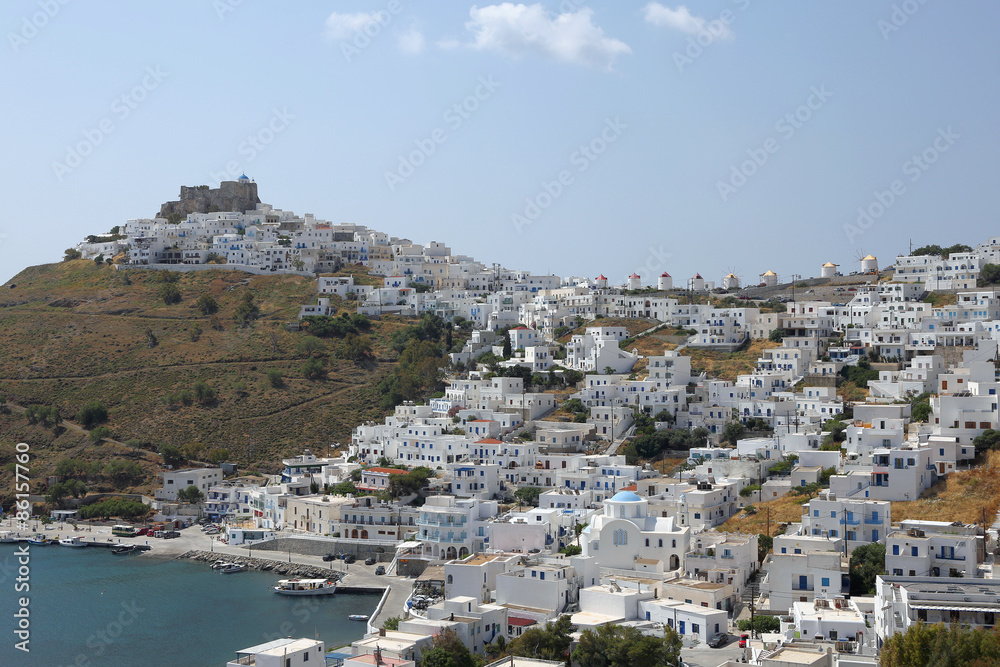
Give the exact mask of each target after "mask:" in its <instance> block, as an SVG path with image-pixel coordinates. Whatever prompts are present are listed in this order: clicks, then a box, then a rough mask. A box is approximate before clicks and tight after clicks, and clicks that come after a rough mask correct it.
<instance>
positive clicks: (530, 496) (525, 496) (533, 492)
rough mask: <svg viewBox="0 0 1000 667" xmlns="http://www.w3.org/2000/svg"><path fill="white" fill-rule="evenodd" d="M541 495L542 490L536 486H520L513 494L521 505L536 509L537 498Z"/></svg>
mask: <svg viewBox="0 0 1000 667" xmlns="http://www.w3.org/2000/svg"><path fill="white" fill-rule="evenodd" d="M541 493H542V490H541V489H540V488H538V487H537V486H522V487H521V488H519V489H518V490H517V491H515V492H514V497H515V498H517V499H518V500H519V501H520V502H521V504H523V505H532V506H533V507H538V496H540V495H541Z"/></svg>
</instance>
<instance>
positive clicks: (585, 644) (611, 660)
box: [572, 623, 681, 667]
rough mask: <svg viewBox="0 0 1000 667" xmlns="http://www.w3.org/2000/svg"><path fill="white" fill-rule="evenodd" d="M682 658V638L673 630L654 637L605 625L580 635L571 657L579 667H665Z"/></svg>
mask: <svg viewBox="0 0 1000 667" xmlns="http://www.w3.org/2000/svg"><path fill="white" fill-rule="evenodd" d="M680 655H681V638H680V635H678V634H677V633H676V632H674V630H673V629H672V628H665V629H664V634H663V637H653V636H649V635H644V634H643V633H642V631H641V630H639V629H638V628H634V627H628V626H623V625H615V624H612V623H605V624H604V625H601V626H598V627H597V628H595V629H593V630H590V629H587V630H584V631H583V633H581V635H580V642H579V644H577V647H576V649H575V650H574V651H573V656H572V658H573V662H574V663H575V664H578V665H580V667H666V666H667V665H674V664H676V663H677V661H678V660H679V659H680Z"/></svg>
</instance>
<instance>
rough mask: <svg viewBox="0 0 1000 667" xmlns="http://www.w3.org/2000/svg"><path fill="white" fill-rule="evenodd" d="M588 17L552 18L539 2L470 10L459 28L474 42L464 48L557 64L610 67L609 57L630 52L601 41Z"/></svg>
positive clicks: (620, 44) (601, 33) (613, 41)
mask: <svg viewBox="0 0 1000 667" xmlns="http://www.w3.org/2000/svg"><path fill="white" fill-rule="evenodd" d="M593 15H594V12H593V10H591V9H589V8H584V9H581V10H579V11H576V12H566V13H562V14H558V15H553V14H550V13H549V12H547V11H546V10H545V8H544V7H542V5H540V4H534V5H524V4H516V5H515V4H514V3H511V2H504V3H501V4H499V5H490V6H487V7H482V8H479V7H476V6H473V7H472V9H471V10H469V16H470V17H471V19H472V20H470V21H468V22H467V23H466V24H465V28H466V30H468V31H469V32H471V33H472V34H473V38H474V41H473V42H472V43H470V44H468V45H467V46H470V47H471V48H474V49H477V50H480V51H498V52H500V53H503V54H506V55H508V56H512V57H520V56H523V55H525V54H527V53H535V54H540V55H544V56H547V57H550V58H554V59H555V60H558V61H560V62H565V63H573V64H584V65H593V66H596V67H602V68H604V69H611V66H612V65H613V64H614V61H615V58H617V57H618V56H620V55H622V54H627V53H632V49H630V48H629V46H628V44H626V43H625V42H622V41H621V40H618V39H615V38H613V37H607V36H606V35H605V34H604V30H602V29H601V28H600V27H598V26H596V25H594V23H593V21H592V20H591V19H592V18H593Z"/></svg>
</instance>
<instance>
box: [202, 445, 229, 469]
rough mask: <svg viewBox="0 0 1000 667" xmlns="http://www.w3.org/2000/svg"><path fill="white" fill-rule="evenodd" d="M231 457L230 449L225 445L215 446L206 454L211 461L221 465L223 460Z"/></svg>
mask: <svg viewBox="0 0 1000 667" xmlns="http://www.w3.org/2000/svg"><path fill="white" fill-rule="evenodd" d="M228 458H229V450H228V449H225V448H224V447H213V448H212V449H210V450H208V454H206V455H205V459H206V460H207V461H208V462H209V463H213V464H215V465H219V464H220V463H222V462H223V461H225V460H226V459H228Z"/></svg>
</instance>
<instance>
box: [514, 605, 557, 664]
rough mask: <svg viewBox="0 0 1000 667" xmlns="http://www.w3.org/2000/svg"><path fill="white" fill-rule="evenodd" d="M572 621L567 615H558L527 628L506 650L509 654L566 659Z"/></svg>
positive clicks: (543, 658)
mask: <svg viewBox="0 0 1000 667" xmlns="http://www.w3.org/2000/svg"><path fill="white" fill-rule="evenodd" d="M571 629H572V623H571V622H570V617H569V616H560V617H559V618H558V619H556V620H555V621H549V622H548V623H546V624H545V627H542V628H532V629H530V630H527V631H525V632H524V634H522V635H521V636H520V637H517V638H516V639H514V640H513V641H511V642H510V643H509V644H507V650H508V652H509V653H510V654H511V655H517V656H521V657H523V658H536V659H538V660H558V661H560V662H562V661H565V660H566V656H567V653H569V647H570V644H571V643H572V642H573V638H572V637H571V636H570V630H571Z"/></svg>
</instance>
